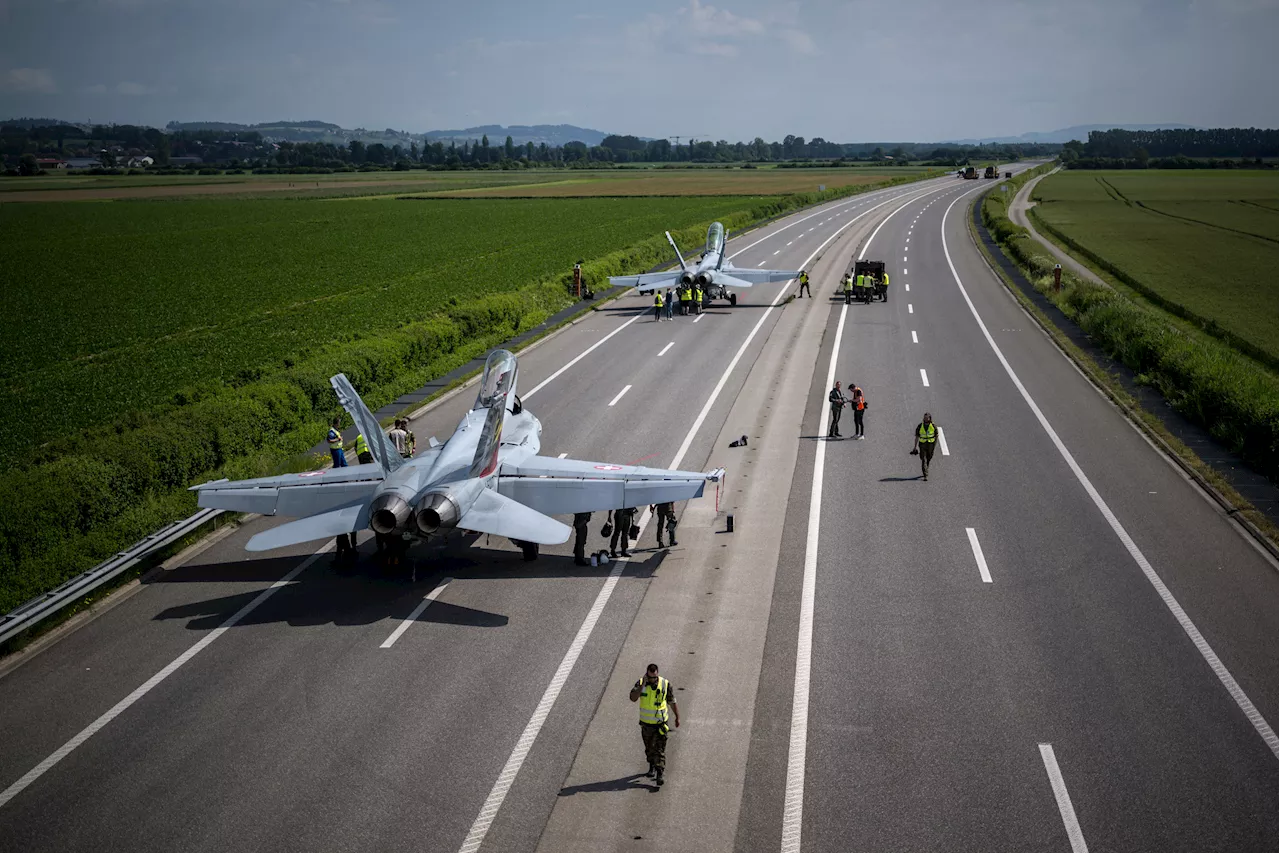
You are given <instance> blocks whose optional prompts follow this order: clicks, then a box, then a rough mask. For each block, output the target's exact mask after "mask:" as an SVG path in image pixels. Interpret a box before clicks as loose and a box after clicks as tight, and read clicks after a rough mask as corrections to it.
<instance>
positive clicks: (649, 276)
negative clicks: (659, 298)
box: [609, 272, 680, 293]
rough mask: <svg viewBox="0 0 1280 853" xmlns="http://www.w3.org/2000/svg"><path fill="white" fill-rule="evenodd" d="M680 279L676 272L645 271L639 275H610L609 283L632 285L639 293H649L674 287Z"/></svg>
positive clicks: (622, 285)
mask: <svg viewBox="0 0 1280 853" xmlns="http://www.w3.org/2000/svg"><path fill="white" fill-rule="evenodd" d="M679 281H680V276H679V274H677V273H670V272H647V273H643V274H641V275H611V276H609V283H610V284H612V285H614V286H616V287H634V288H636V289H637V290H639V291H640V292H641V293H649V292H651V291H653V290H657V289H661V290H665V289H666V288H668V287H675V286H676V284H678V283H679Z"/></svg>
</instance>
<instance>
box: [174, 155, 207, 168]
mask: <svg viewBox="0 0 1280 853" xmlns="http://www.w3.org/2000/svg"><path fill="white" fill-rule="evenodd" d="M203 162H204V158H203V157H170V158H169V165H170V166H198V165H200V164H201V163H203Z"/></svg>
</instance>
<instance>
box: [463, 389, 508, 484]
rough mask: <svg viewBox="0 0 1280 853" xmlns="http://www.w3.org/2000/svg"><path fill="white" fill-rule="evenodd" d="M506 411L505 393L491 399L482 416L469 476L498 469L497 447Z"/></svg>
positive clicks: (499, 442)
mask: <svg viewBox="0 0 1280 853" xmlns="http://www.w3.org/2000/svg"><path fill="white" fill-rule="evenodd" d="M506 413H507V395H506V394H503V395H501V396H500V397H498V398H497V399H495V400H494V401H493V403H492V404H490V406H489V411H488V413H487V414H486V415H485V418H484V428H483V429H482V430H481V431H480V441H479V443H478V444H476V455H475V456H474V457H473V458H472V460H471V470H470V472H469V476H471V477H488V476H489V475H490V474H492V473H493V472H494V471H497V470H498V448H499V446H500V445H501V444H502V421H503V418H504V417H505V416H506Z"/></svg>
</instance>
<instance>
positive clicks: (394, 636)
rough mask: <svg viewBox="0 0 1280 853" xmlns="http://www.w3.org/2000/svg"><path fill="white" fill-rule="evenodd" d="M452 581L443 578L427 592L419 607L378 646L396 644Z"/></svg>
mask: <svg viewBox="0 0 1280 853" xmlns="http://www.w3.org/2000/svg"><path fill="white" fill-rule="evenodd" d="M452 582H453V578H444V579H443V580H441V581H440V583H439V584H437V585H436V588H435V589H433V590H431V592H429V593H427V597H426V598H424V599H422V601H421V602H419V604H418V606H417V607H415V608H413V612H412V613H410V614H409V617H408V618H407V619H405V620H404V621H403V622H401V623H400V627H398V628H396V629H395V630H394V631H392V632H391V636H390V637H387V638H386V639H385V640H383V641H382V645H381V646H379V647H378V648H381V649H389V648H391V647H392V646H393V645H394V644H395V641H396V640H398V639H400V635H401V634H403V633H404V632H405V631H408V630H409V626H410V625H412V624H413V623H414V622H416V621H418V617H419V616H421V615H422V611H424V610H426V609H427V606H428V605H430V604H431V602H433V601H435V600H436V599H437V598H439V597H440V593H442V592H444V588H445V587H446V586H448V585H449V584H450V583H452Z"/></svg>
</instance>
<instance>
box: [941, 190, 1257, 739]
mask: <svg viewBox="0 0 1280 853" xmlns="http://www.w3.org/2000/svg"><path fill="white" fill-rule="evenodd" d="M963 197H964V196H963V195H960V196H957V197H956V199H955V200H954V201H952V202H951V204H950V205H948V206H947V209H946V210H945V211H944V212H943V214H942V226H941V229H940V230H941V232H942V252H943V254H944V255H946V258H947V266H948V267H950V269H951V277H952V278H953V279H954V280H955V283H956V286H957V287H959V288H960V295H961V296H963V297H964V301H965V303H966V304H967V305H968V306H969V312H970V313H971V314H973V319H974V320H975V321H977V323H978V328H979V329H981V330H982V336H983V337H984V338H986V339H987V345H988V346H990V347H991V350H992V351H993V352H994V353H995V354H996V358H997V359H999V361H1000V364H1001V366H1002V367H1004V370H1005V373H1007V374H1008V375H1009V379H1010V380H1012V381H1013V384H1014V387H1016V388H1017V389H1018V393H1020V394H1021V395H1022V399H1023V400H1024V401H1026V404H1027V406H1028V407H1030V409H1031V412H1032V414H1034V415H1035V416H1036V420H1038V421H1039V422H1040V426H1041V428H1043V429H1044V431H1045V432H1046V433H1047V434H1048V435H1049V439H1050V440H1051V441H1052V442H1053V446H1054V447H1056V448H1057V449H1058V453H1059V454H1061V455H1062V458H1063V460H1065V461H1066V463H1067V467H1069V468H1070V469H1071V472H1072V473H1073V474H1075V476H1076V480H1077V481H1079V483H1080V485H1081V486H1082V487H1084V490H1085V492H1086V493H1088V495H1089V498H1090V499H1091V500H1092V501H1093V504H1094V506H1096V507H1097V508H1098V511H1099V512H1100V513H1102V517H1103V518H1104V519H1106V521H1107V524H1108V525H1109V526H1110V527H1111V530H1112V532H1114V533H1115V535H1116V538H1118V539H1119V540H1120V544H1122V545H1123V546H1124V548H1125V550H1126V551H1128V552H1129V556H1130V557H1132V558H1133V561H1134V562H1135V563H1137V564H1138V568H1139V569H1141V570H1142V573H1143V575H1145V576H1146V578H1147V581H1148V582H1149V583H1150V584H1151V586H1152V587H1154V588H1155V591H1156V594H1157V595H1159V596H1160V600H1161V601H1163V602H1164V605H1165V607H1167V608H1169V612H1170V613H1172V614H1173V616H1174V618H1175V619H1177V620H1178V624H1179V625H1180V626H1182V630H1183V631H1185V632H1186V634H1187V636H1188V637H1189V638H1190V639H1191V642H1192V644H1193V645H1195V647H1196V650H1197V651H1199V652H1200V656H1201V657H1203V658H1204V660H1205V662H1206V663H1207V664H1209V668H1210V669H1212V670H1213V674H1214V675H1216V676H1217V677H1218V680H1219V681H1221V682H1222V686H1223V687H1225V688H1226V689H1227V692H1228V693H1229V694H1231V698H1232V699H1234V700H1235V702H1236V705H1238V706H1239V707H1240V710H1241V711H1243V712H1244V715H1245V716H1246V717H1248V719H1249V722H1250V723H1252V724H1253V727H1254V729H1255V730H1256V731H1257V732H1258V734H1259V735H1260V736H1261V737H1262V739H1263V740H1264V741H1265V742H1266V744H1267V746H1268V747H1269V748H1270V749H1271V754H1272V755H1276V756H1280V740H1278V739H1277V738H1276V733H1275V731H1274V730H1273V729H1272V728H1271V726H1270V724H1268V723H1267V721H1266V720H1265V719H1264V718H1263V716H1262V714H1261V713H1260V712H1259V711H1258V709H1257V707H1256V706H1255V705H1254V704H1253V701H1252V700H1250V699H1249V697H1248V696H1247V695H1245V692H1244V689H1243V688H1241V687H1240V685H1239V683H1238V682H1237V681H1236V680H1235V677H1234V676H1232V675H1231V673H1230V672H1228V671H1227V667H1226V666H1225V665H1224V664H1223V663H1222V660H1221V659H1220V658H1219V657H1218V655H1217V653H1216V652H1214V650H1213V649H1212V647H1210V645H1209V642H1208V640H1206V639H1205V638H1204V635H1202V634H1201V633H1200V630H1199V629H1198V628H1196V626H1195V623H1193V622H1192V621H1191V617H1190V616H1188V615H1187V612H1186V611H1185V610H1183V609H1182V605H1180V604H1179V603H1178V600H1177V599H1176V598H1174V597H1173V593H1172V592H1170V591H1169V588H1168V587H1167V586H1165V583H1164V581H1163V580H1161V579H1160V576H1159V575H1158V574H1156V570H1155V569H1154V568H1153V567H1152V565H1151V563H1150V562H1148V561H1147V558H1146V556H1144V555H1143V553H1142V551H1141V550H1140V549H1139V548H1138V545H1137V543H1136V542H1134V541H1133V538H1132V537H1131V536H1130V535H1129V532H1128V531H1127V530H1125V529H1124V525H1122V524H1121V523H1120V520H1119V519H1118V518H1116V515H1115V513H1114V512H1112V511H1111V507H1109V506H1107V502H1106V501H1105V500H1103V499H1102V495H1100V494H1099V493H1098V490H1097V489H1096V488H1094V486H1093V483H1092V482H1091V481H1090V480H1089V478H1088V476H1086V475H1085V473H1084V469H1082V468H1081V467H1080V466H1079V464H1077V463H1076V460H1075V457H1074V456H1072V455H1071V451H1070V450H1068V449H1067V446H1066V444H1064V443H1063V441H1062V439H1061V438H1059V437H1058V433H1057V432H1056V431H1055V430H1054V428H1053V426H1052V425H1051V424H1050V423H1049V419H1048V418H1046V417H1045V416H1044V413H1043V412H1042V411H1040V407H1039V406H1038V405H1036V401H1035V400H1034V399H1032V397H1031V393H1030V392H1029V391H1027V388H1026V386H1025V385H1023V384H1022V380H1021V379H1019V378H1018V374H1017V373H1015V372H1014V370H1013V366H1012V365H1010V364H1009V362H1008V360H1007V359H1006V358H1005V357H1004V353H1003V352H1001V350H1000V347H999V346H998V345H997V344H996V341H995V338H993V337H991V332H989V331H988V330H987V324H986V323H984V322H982V317H981V316H980V315H979V314H978V309H977V308H976V307H975V306H974V304H973V300H972V299H970V298H969V291H967V290H966V289H965V286H964V284H963V283H962V282H961V281H960V274H959V273H957V272H956V265H955V263H953V262H952V260H951V252H950V250H949V249H948V248H947V215H948V214H949V213H951V208H952V207H954V206H955V204H956V202H957V201H959V200H960V199H961V198H963Z"/></svg>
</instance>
